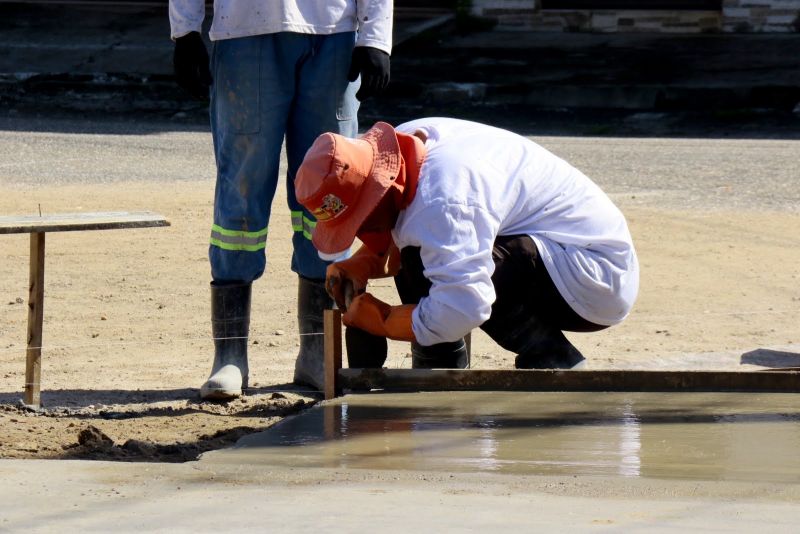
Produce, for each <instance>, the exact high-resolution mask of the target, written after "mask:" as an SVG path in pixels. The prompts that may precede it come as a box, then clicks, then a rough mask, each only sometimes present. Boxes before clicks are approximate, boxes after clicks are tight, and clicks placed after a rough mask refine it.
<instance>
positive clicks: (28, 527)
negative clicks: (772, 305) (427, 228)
mask: <svg viewBox="0 0 800 534" xmlns="http://www.w3.org/2000/svg"><path fill="white" fill-rule="evenodd" d="M431 395H433V396H435V398H431ZM521 395H524V396H527V397H528V398H526V399H524V402H523V404H522V405H520V404H516V407H517V409H516V411H514V410H512V411H510V412H509V411H508V410H507V409H506V408H507V406H505V405H504V402H512V404H513V403H514V402H516V401H510V400H509V399H510V397H507V396H506V397H504V398H503V399H500V400H497V399H494V400H491V401H487V399H486V398H485V396H483V397H482V396H480V395H477V396H476V395H470V394H466V396H465V395H464V394H462V395H451V396H450V397H451V398H450V400H449V401H448V400H445V399H443V398H442V396H441V395H436V394H429V395H427V396H425V395H422V396H419V395H405V396H399V398H398V396H394V397H393V398H388V397H385V398H382V397H384V396H382V395H361V396H358V398H355V397H349V398H345V399H343V400H342V401H340V402H341V404H332V405H323V406H320V407H317V408H314V409H312V410H311V411H309V412H306V413H304V414H302V415H300V416H298V417H296V418H294V419H287V420H285V421H284V422H283V423H282V424H281V425H279V426H276V427H273V428H272V429H271V430H268V431H267V432H266V433H264V434H262V435H260V436H259V435H254V436H251V437H249V438H247V439H246V441H244V442H242V446H241V448H239V449H233V450H228V451H219V452H215V453H209V454H207V455H206V456H204V457H202V458H201V459H200V460H199V461H197V462H191V463H187V464H180V465H165V464H120V463H107V462H73V461H49V462H48V461H14V460H0V476H1V477H2V479H3V484H2V486H0V529H2V530H5V531H12V532H22V531H25V532H56V531H58V532H64V531H77V530H80V531H84V532H108V531H116V532H134V531H142V530H144V531H148V532H167V531H169V532H218V531H224V532H229V531H233V530H239V529H246V530H249V531H257V532H260V531H263V532H275V531H288V532H309V531H334V532H352V531H357V530H361V531H363V530H366V531H373V530H376V529H379V530H380V531H381V532H411V531H416V532H465V531H470V532H471V531H476V532H478V531H479V532H497V531H499V530H506V529H509V530H513V531H524V532H533V531H536V532H541V531H544V532H556V531H558V532H564V531H586V530H591V531H602V532H609V531H610V532H648V533H649V532H675V531H692V532H699V531H725V532H753V531H757V530H767V531H769V532H794V531H796V518H797V514H798V512H800V505H798V502H800V484H798V483H797V482H798V479H797V473H798V471H797V469H798V466H799V465H800V464H798V462H797V459H796V455H794V454H793V450H794V449H795V448H796V443H797V432H798V430H797V422H796V417H797V410H796V405H797V403H796V396H784V395H779V396H772V397H771V398H764V397H765V396H760V397H746V396H744V397H743V396H738V397H736V398H735V399H734V397H731V396H724V397H722V398H721V397H711V396H705V397H701V396H689V397H680V396H670V398H669V399H666V400H668V401H669V402H668V403H663V404H661V403H660V401H663V400H665V399H663V398H661V397H659V398H653V397H651V398H650V400H649V401H648V400H647V398H646V397H645V396H641V395H639V396H637V397H636V398H632V397H624V396H612V397H606V398H605V399H604V400H601V401H600V406H603V407H604V408H608V409H610V410H611V411H609V412H607V413H606V417H605V419H604V418H602V417H601V418H599V419H597V418H596V417H595V416H596V415H598V414H600V413H603V412H604V409H603V408H600V409H598V407H597V404H596V402H595V401H596V400H597V396H596V395H595V396H593V397H590V396H584V397H583V401H582V402H581V400H580V398H579V397H577V396H571V397H570V398H567V397H565V396H563V395H562V396H560V397H559V396H558V394H536V395H534V396H533V397H536V398H531V396H530V394H521ZM766 397H770V396H766ZM470 399H471V400H470ZM518 400H519V399H518ZM559 400H560V401H562V402H565V403H562V402H559ZM426 401H431V402H426ZM474 401H477V402H474ZM539 401H544V402H541V403H540V402H539ZM548 401H556V402H548ZM576 401H578V402H577V404H575V402H576ZM748 401H750V402H748ZM440 403H441V404H440ZM348 405H349V406H350V409H347V410H345V409H344V407H345V406H348ZM432 405H435V406H432ZM370 406H372V407H377V408H378V409H377V410H376V411H371V410H370V409H369V408H370ZM390 406H393V407H394V409H393V410H389V411H386V409H387V408H389V407H390ZM648 406H649V407H648ZM380 407H382V408H383V411H382V409H381V408H380ZM400 407H405V410H406V411H403V410H399V411H398V408H400ZM523 408H524V409H523ZM565 409H566V410H565ZM326 413H327V414H329V415H332V416H335V420H326V418H325V417H324V415H325V414H326ZM657 414H660V416H657ZM565 415H566V418H565V419H561V417H562V416H565ZM519 417H523V419H524V420H521V419H519ZM537 417H540V419H537ZM526 418H527V419H526ZM530 418H534V419H537V420H538V421H539V422H538V423H535V422H532V421H530V420H529V419H530ZM515 419H516V422H517V423H520V422H521V423H523V424H519V425H513V424H509V423H513V422H514V420H515ZM492 421H494V422H498V421H505V422H500V423H499V424H497V425H494V424H492ZM548 421H549V422H550V423H552V424H548ZM561 425H563V426H561ZM465 426H466V427H471V428H472V430H471V431H468V432H453V429H454V428H459V427H462V428H463V427H465ZM504 426H505V430H504V428H503V427H504ZM301 427H302V428H301ZM692 427H693V428H692ZM714 427H716V428H717V429H719V431H717V430H715V428H714ZM778 428H781V429H782V430H777V429H778ZM301 429H302V430H304V431H305V432H306V433H303V432H301V431H300V430H301ZM776 430H777V431H776ZM704 431H710V436H709V438H708V439H707V440H705V441H704V440H703V439H702V435H703V433H704ZM765 431H766V432H765ZM651 432H654V433H651ZM687 432H688V434H687ZM287 433H288V434H287ZM448 433H449V434H448ZM445 434H448V436H449V438H454V439H456V441H453V439H444V440H443V439H442V438H443V437H445ZM602 435H604V436H602ZM687 435H688V436H693V437H691V438H689V439H687ZM270 436H272V437H271V438H270ZM551 438H557V439H551ZM598 438H599V439H598ZM587 439H588V441H587ZM303 440H307V442H306V443H303ZM320 440H321V441H320ZM365 443H369V444H371V445H370V446H368V447H364V445H365ZM540 445H544V447H541V448H540ZM606 445H613V447H610V448H609V451H611V450H613V451H616V460H615V461H612V462H610V465H611V466H612V469H597V466H601V465H602V464H603V461H604V460H608V459H609V458H610V456H604V455H603V448H604V447H605V446H606ZM595 446H596V447H597V448H594V447H595ZM508 447H510V449H508ZM504 448H506V452H505V453H503V452H499V451H502V450H504ZM275 449H280V450H275ZM508 450H513V451H516V452H514V453H511V454H510V455H509V454H508ZM465 452H466V453H467V454H464V453H465ZM607 452H608V451H607ZM720 453H722V457H721V458H720V457H719V454H720ZM470 454H472V456H470ZM554 454H555V456H553V455H554ZM476 455H477V457H479V458H481V459H482V460H481V461H480V462H469V461H464V462H462V463H461V464H460V465H455V467H456V468H455V469H451V468H452V467H454V463H453V462H448V459H450V460H453V459H454V458H459V457H460V458H462V459H466V460H468V459H469V458H470V457H473V458H474V457H475V456H476ZM556 457H560V460H558V461H557V462H556V463H559V462H560V468H556V469H550V468H552V467H553V465H554V464H553V462H552V461H551V462H549V463H548V461H547V460H548V458H549V459H550V460H553V459H554V458H556ZM525 458H527V461H523V460H525ZM568 458H572V459H573V460H574V462H573V463H569V460H568ZM500 460H503V461H506V462H507V463H506V464H505V466H506V468H500V469H496V468H492V467H491V466H492V465H494V467H497V466H498V464H497V462H498V461H500ZM537 460H538V461H537ZM492 461H495V463H494V464H492ZM665 461H666V463H663V462H665ZM659 462H662V463H661V464H660V465H661V468H662V469H655V470H652V471H648V468H652V467H655V466H657V465H659ZM764 462H767V463H770V464H771V466H772V468H771V469H769V470H763V469H760V468H761V467H763V465H764ZM782 462H787V464H786V469H785V471H784V472H783V473H782V474H781V471H780V467H781V463H782ZM515 465H516V466H517V468H514V466H515ZM520 465H522V467H523V468H522V469H519V468H518V467H519V466H520ZM671 465H674V467H675V469H674V470H670V469H669V468H670V466H671ZM620 466H621V467H624V469H616V470H615V469H614V467H620ZM709 466H711V468H710V469H708V467H709ZM714 466H716V467H714ZM720 466H727V467H728V468H730V470H728V471H726V470H725V467H722V469H719V467H720ZM365 468H366V469H365ZM664 469H666V471H665V470H664ZM676 473H677V476H672V475H674V474H676ZM776 475H777V476H776Z"/></svg>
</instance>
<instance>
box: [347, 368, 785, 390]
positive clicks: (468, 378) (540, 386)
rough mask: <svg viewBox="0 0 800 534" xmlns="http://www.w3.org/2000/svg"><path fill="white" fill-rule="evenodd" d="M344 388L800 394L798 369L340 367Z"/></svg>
mask: <svg viewBox="0 0 800 534" xmlns="http://www.w3.org/2000/svg"><path fill="white" fill-rule="evenodd" d="M338 379H339V384H338V386H339V387H340V388H341V389H353V390H365V389H366V390H370V389H381V390H385V391H677V392H680V391H719V392H725V391H736V392H785V393H789V392H792V393H794V392H800V372H798V371H770V372H760V371H637V370H597V371H565V370H552V369H544V370H542V369H537V370H500V369H498V370H483V369H481V370H475V369H340V370H339V373H338Z"/></svg>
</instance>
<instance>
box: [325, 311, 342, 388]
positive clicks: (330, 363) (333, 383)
mask: <svg viewBox="0 0 800 534" xmlns="http://www.w3.org/2000/svg"><path fill="white" fill-rule="evenodd" d="M324 330H325V400H329V399H333V398H335V397H337V396H339V395H341V394H342V389H341V387H339V369H341V368H342V312H341V311H339V310H325V316H324Z"/></svg>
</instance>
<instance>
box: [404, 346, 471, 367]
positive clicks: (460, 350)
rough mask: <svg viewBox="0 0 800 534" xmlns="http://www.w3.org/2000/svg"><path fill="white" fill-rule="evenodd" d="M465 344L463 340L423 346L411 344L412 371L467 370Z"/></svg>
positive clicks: (467, 359) (467, 355)
mask: <svg viewBox="0 0 800 534" xmlns="http://www.w3.org/2000/svg"><path fill="white" fill-rule="evenodd" d="M469 360H470V358H469V352H468V351H467V344H466V342H465V341H464V340H463V339H460V340H458V341H453V342H451V343H437V344H436V345H430V346H427V347H426V346H424V345H420V344H419V343H411V368H412V369H469V364H470V361H469Z"/></svg>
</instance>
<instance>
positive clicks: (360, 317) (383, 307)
mask: <svg viewBox="0 0 800 534" xmlns="http://www.w3.org/2000/svg"><path fill="white" fill-rule="evenodd" d="M414 308H416V304H404V305H402V306H390V305H389V304H386V303H385V302H383V301H382V300H379V299H377V298H375V297H373V296H372V295H370V294H369V293H364V294H362V295H359V296H357V297H356V298H354V299H353V302H351V303H350V307H349V308H348V309H347V311H346V312H345V314H344V315H343V316H342V321H343V322H344V324H345V325H346V326H354V327H356V328H360V329H361V330H365V331H367V332H369V333H370V334H373V335H376V336H383V337H388V338H389V339H396V340H398V341H416V338H415V337H414V331H413V330H412V329H411V314H412V313H413V312H414Z"/></svg>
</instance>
